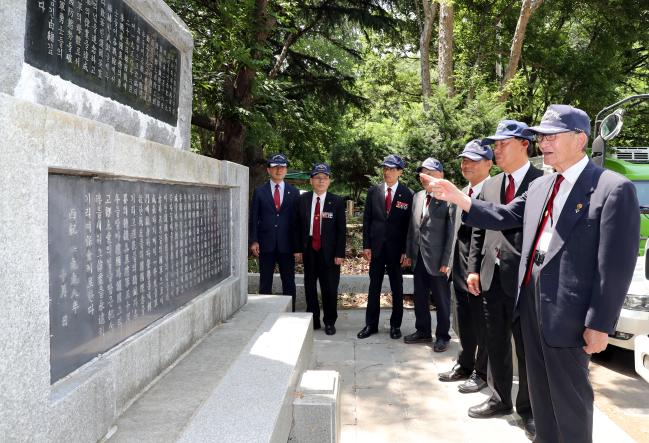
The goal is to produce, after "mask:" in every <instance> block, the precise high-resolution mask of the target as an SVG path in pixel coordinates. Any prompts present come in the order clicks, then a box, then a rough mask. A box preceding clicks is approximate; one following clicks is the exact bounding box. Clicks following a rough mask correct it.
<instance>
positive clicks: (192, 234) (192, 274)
mask: <svg viewBox="0 0 649 443" xmlns="http://www.w3.org/2000/svg"><path fill="white" fill-rule="evenodd" d="M188 197H189V234H188V235H189V237H188V242H187V243H188V244H187V258H188V259H189V287H190V288H191V287H194V286H195V285H196V226H195V222H196V218H195V217H194V214H195V212H194V211H195V209H196V194H195V193H193V192H192V193H191V194H188Z"/></svg>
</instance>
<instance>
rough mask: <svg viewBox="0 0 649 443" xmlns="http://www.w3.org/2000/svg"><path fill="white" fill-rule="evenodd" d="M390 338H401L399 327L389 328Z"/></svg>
mask: <svg viewBox="0 0 649 443" xmlns="http://www.w3.org/2000/svg"><path fill="white" fill-rule="evenodd" d="M390 338H391V339H393V340H397V339H399V338H401V329H399V328H392V327H391V328H390Z"/></svg>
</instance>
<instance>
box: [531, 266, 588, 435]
mask: <svg viewBox="0 0 649 443" xmlns="http://www.w3.org/2000/svg"><path fill="white" fill-rule="evenodd" d="M534 268H535V269H534V271H533V272H532V280H531V281H530V282H529V284H528V285H526V286H524V287H523V289H522V290H521V295H520V299H519V309H520V314H521V328H522V331H523V340H524V342H525V359H526V361H527V377H528V379H529V390H530V399H531V401H532V411H533V412H534V420H535V422H536V439H535V440H534V441H535V442H537V443H546V442H547V443H557V442H560V443H590V442H592V438H593V437H592V436H593V399H594V396H593V388H592V386H591V385H590V381H589V380H588V364H589V362H590V356H589V355H588V354H586V353H585V352H584V350H583V349H582V348H581V347H577V348H553V347H550V346H548V345H547V344H546V343H545V340H544V339H543V337H542V334H541V331H540V329H539V325H540V315H538V312H539V306H538V304H539V299H540V297H539V294H538V292H539V291H538V288H537V281H538V279H537V275H538V273H537V272H536V266H535V267H534Z"/></svg>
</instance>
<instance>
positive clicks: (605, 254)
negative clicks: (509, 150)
mask: <svg viewBox="0 0 649 443" xmlns="http://www.w3.org/2000/svg"><path fill="white" fill-rule="evenodd" d="M556 175H557V174H551V175H546V176H544V177H541V178H538V179H536V180H535V181H533V182H532V183H531V184H530V187H529V189H528V191H527V192H526V193H525V194H523V195H522V196H520V197H517V198H516V199H514V200H513V201H512V202H511V203H509V204H508V205H498V204H494V203H489V202H484V201H480V200H474V201H473V203H472V205H471V210H470V211H469V213H468V214H465V215H464V216H463V218H464V220H465V222H466V223H468V224H470V225H473V226H479V227H481V228H485V229H493V230H503V229H512V228H516V227H519V226H523V247H522V251H523V253H522V256H521V261H520V265H519V268H518V285H519V291H518V295H517V305H518V297H520V286H521V285H522V281H523V278H524V276H525V271H526V269H527V262H528V260H529V256H530V252H531V250H532V247H533V245H532V243H533V241H534V239H535V236H536V231H537V228H538V226H539V223H540V220H541V215H542V212H543V210H544V208H545V203H546V201H547V199H548V198H549V195H550V192H551V188H552V186H553V183H554V180H555V178H556ZM639 242H640V210H639V205H638V199H637V196H636V191H635V187H634V186H633V184H632V183H631V182H630V181H629V180H627V179H626V178H624V177H622V176H621V175H619V174H617V173H615V172H612V171H608V170H604V169H602V168H600V167H599V166H596V165H595V164H594V163H593V162H592V161H589V162H588V165H587V166H586V168H585V169H584V170H583V172H582V173H581V174H580V175H579V178H578V179H577V181H576V183H575V185H574V187H573V188H572V191H571V192H570V194H569V195H568V198H567V200H566V203H565V205H564V207H563V210H562V212H561V216H560V217H559V220H558V222H557V225H556V227H555V232H554V235H553V236H552V241H551V242H550V245H549V248H548V251H547V253H546V255H545V260H544V262H543V264H542V265H541V267H540V274H539V288H538V292H539V294H540V300H539V305H538V306H539V308H538V309H539V316H540V328H541V331H542V334H543V337H544V339H545V341H546V343H547V344H548V345H549V346H554V347H578V346H583V345H585V343H584V340H583V337H582V334H583V331H584V328H585V327H588V328H591V329H595V330H597V331H601V332H606V333H609V334H610V333H613V332H614V331H615V325H616V323H617V319H618V317H619V315H620V310H621V309H622V304H623V303H624V298H625V296H626V294H627V291H628V289H629V285H630V283H631V278H632V276H633V270H634V267H635V263H636V259H637V253H638V244H639Z"/></svg>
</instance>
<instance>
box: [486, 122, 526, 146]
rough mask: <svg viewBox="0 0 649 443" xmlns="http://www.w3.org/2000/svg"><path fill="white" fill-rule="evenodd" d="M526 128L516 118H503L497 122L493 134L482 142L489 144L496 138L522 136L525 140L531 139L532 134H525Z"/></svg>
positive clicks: (496, 139) (524, 124)
mask: <svg viewBox="0 0 649 443" xmlns="http://www.w3.org/2000/svg"><path fill="white" fill-rule="evenodd" d="M527 128H528V126H527V124H526V123H523V122H519V121H517V120H503V121H501V122H500V123H498V128H497V129H496V133H495V134H494V135H490V136H489V137H487V138H485V139H483V140H482V143H483V144H487V145H490V144H492V143H494V142H496V141H498V140H506V139H508V138H513V137H517V138H523V139H525V140H527V141H532V139H533V138H534V137H533V136H532V134H525V133H524V132H525V130H526V129H527Z"/></svg>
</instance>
